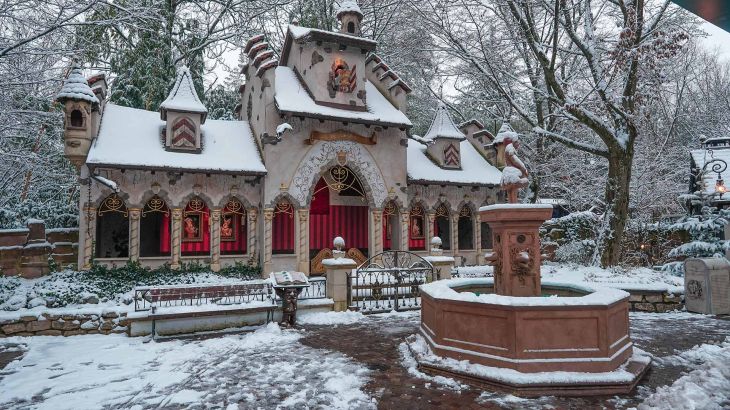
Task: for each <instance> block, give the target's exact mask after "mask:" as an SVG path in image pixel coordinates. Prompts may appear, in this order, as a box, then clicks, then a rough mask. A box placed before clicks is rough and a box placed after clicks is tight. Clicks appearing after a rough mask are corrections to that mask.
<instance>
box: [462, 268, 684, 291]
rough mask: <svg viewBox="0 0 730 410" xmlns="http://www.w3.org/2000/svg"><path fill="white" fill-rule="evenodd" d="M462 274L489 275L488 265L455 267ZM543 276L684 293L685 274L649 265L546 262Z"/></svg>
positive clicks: (469, 275) (554, 280)
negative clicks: (660, 269)
mask: <svg viewBox="0 0 730 410" xmlns="http://www.w3.org/2000/svg"><path fill="white" fill-rule="evenodd" d="M458 272H459V275H460V276H461V277H481V276H491V275H492V267H491V266H466V267H460V268H458ZM540 273H541V275H542V276H541V277H542V280H544V281H551V282H567V283H573V284H576V285H588V286H589V287H595V286H605V287H611V288H618V289H623V290H627V291H630V290H646V291H662V292H667V293H670V294H675V293H684V278H681V277H677V276H673V275H670V274H668V273H666V272H661V271H655V270H652V269H648V268H630V269H624V268H611V269H603V268H600V267H597V266H580V265H572V264H559V263H551V262H546V263H544V264H543V265H542V267H541V268H540Z"/></svg>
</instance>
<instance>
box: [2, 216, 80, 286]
mask: <svg viewBox="0 0 730 410" xmlns="http://www.w3.org/2000/svg"><path fill="white" fill-rule="evenodd" d="M78 241H79V230H78V229H77V228H59V229H48V230H47V229H46V227H45V224H44V223H43V221H42V220H38V219H30V220H28V222H27V227H26V228H21V229H2V230H0V272H1V273H2V274H3V275H6V276H15V275H19V276H21V277H24V278H37V277H39V276H43V275H45V274H47V273H49V272H50V265H49V259H52V260H53V262H54V263H55V264H56V265H59V266H64V267H65V266H68V265H73V266H74V267H75V265H76V261H77V259H78Z"/></svg>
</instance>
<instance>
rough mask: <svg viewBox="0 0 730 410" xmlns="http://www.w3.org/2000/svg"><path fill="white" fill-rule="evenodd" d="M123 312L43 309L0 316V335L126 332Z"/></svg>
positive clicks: (125, 317) (65, 334)
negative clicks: (73, 312)
mask: <svg viewBox="0 0 730 410" xmlns="http://www.w3.org/2000/svg"><path fill="white" fill-rule="evenodd" d="M128 328H129V321H128V320H127V314H126V313H121V314H120V313H116V312H102V313H98V314H91V313H86V314H55V313H48V312H44V313H41V314H38V315H31V314H28V315H24V316H20V317H18V318H14V319H0V338H3V337H10V336H75V335H91V334H99V333H101V334H105V335H108V334H110V333H128Z"/></svg>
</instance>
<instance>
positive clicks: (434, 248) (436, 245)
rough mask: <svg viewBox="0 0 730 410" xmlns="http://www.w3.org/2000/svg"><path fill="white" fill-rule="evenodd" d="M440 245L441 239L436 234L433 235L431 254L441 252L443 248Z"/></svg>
mask: <svg viewBox="0 0 730 410" xmlns="http://www.w3.org/2000/svg"><path fill="white" fill-rule="evenodd" d="M441 245H443V241H442V240H441V238H439V237H438V236H434V237H433V238H431V255H434V256H438V255H442V254H443V252H444V251H443V249H441Z"/></svg>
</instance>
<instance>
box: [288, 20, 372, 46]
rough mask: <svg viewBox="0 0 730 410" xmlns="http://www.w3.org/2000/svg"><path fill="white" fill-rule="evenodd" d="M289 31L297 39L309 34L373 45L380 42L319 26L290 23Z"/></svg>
mask: <svg viewBox="0 0 730 410" xmlns="http://www.w3.org/2000/svg"><path fill="white" fill-rule="evenodd" d="M289 32H291V34H292V37H294V39H295V40H298V39H300V38H303V37H306V36H309V35H315V36H316V35H320V36H324V37H331V38H333V39H334V38H340V39H342V40H350V41H357V42H358V43H368V44H371V45H372V46H373V47H375V46H376V45H377V44H378V42H377V41H375V40H371V39H369V38H362V37H358V36H355V35H351V34H346V33H340V32H334V31H327V30H320V29H317V28H309V27H301V26H295V25H293V24H290V25H289Z"/></svg>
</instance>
